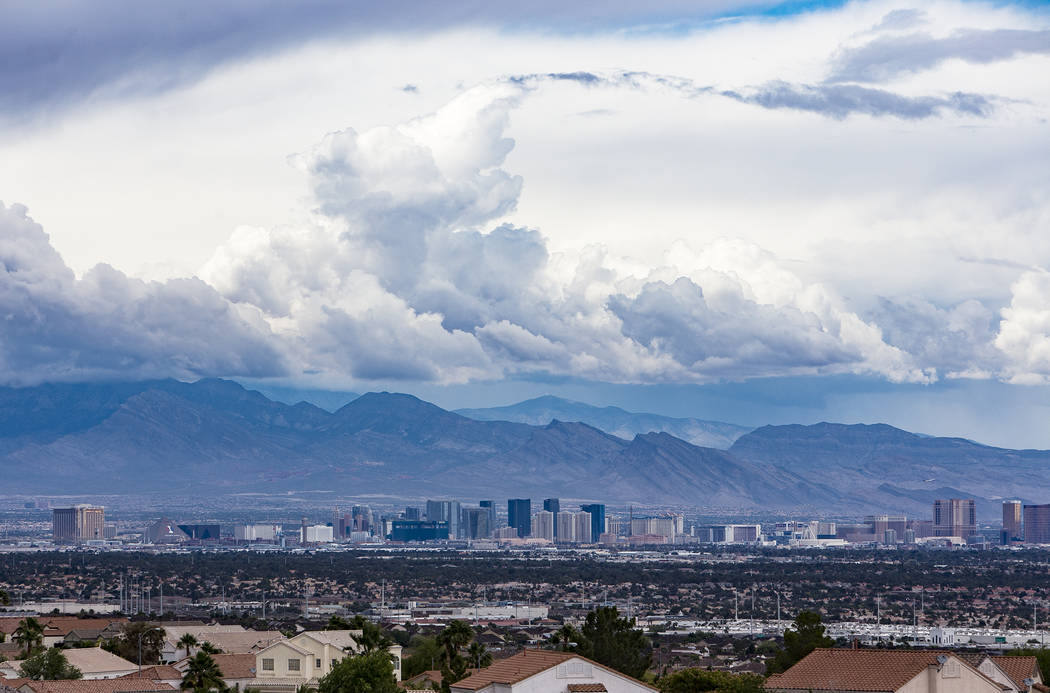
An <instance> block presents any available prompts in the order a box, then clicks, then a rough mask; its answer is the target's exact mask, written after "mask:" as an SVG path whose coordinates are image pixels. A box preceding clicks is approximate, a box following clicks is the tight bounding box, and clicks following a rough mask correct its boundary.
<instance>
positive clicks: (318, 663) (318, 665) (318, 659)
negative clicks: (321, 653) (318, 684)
mask: <svg viewBox="0 0 1050 693" xmlns="http://www.w3.org/2000/svg"><path fill="white" fill-rule="evenodd" d="M314 661H315V662H316V664H314V666H315V667H317V668H318V669H320V668H321V659H320V657H318V658H317V659H316V660H314Z"/></svg>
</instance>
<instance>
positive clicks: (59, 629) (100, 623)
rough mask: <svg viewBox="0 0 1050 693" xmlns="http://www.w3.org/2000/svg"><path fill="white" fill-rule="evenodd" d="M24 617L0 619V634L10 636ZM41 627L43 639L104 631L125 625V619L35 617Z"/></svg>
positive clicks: (126, 620)
mask: <svg viewBox="0 0 1050 693" xmlns="http://www.w3.org/2000/svg"><path fill="white" fill-rule="evenodd" d="M23 618H24V617H22V616H16V617H4V618H0V632H3V633H6V634H7V635H11V634H12V633H14V632H15V630H16V629H17V628H18V624H19V623H20V622H21V621H22V620H23ZM36 620H38V621H40V623H41V625H43V626H44V637H48V638H50V637H55V636H59V635H61V636H63V637H65V636H66V635H68V634H69V631H71V630H73V629H74V628H75V629H83V628H99V629H104V628H106V627H107V626H108V625H109V624H111V623H127V622H128V619H127V618H126V617H120V618H118V617H113V618H76V617H73V616H39V617H37V619H36Z"/></svg>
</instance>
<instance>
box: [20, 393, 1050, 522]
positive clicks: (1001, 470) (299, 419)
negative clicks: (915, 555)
mask: <svg viewBox="0 0 1050 693" xmlns="http://www.w3.org/2000/svg"><path fill="white" fill-rule="evenodd" d="M0 446H2V447H0V479H2V480H3V488H4V491H6V492H9V493H37V494H48V493H53V494H56V495H57V494H67V493H132V492H166V493H169V494H187V495H188V494H194V495H207V494H218V493H228V492H245V491H256V492H269V493H283V492H288V491H304V490H324V491H332V492H336V493H339V494H343V495H366V494H369V495H370V494H381V495H390V496H394V497H401V498H423V497H428V496H429V497H434V496H451V497H459V498H462V499H464V500H467V499H476V498H480V497H494V498H506V497H512V496H518V495H522V496H531V497H534V498H542V497H545V496H550V495H554V496H562V497H568V498H591V499H600V500H606V501H609V502H634V503H661V504H667V505H674V504H682V505H690V506H697V507H705V508H709V509H712V510H714V509H725V510H730V511H741V510H747V509H753V510H766V511H776V510H798V511H804V512H816V511H826V512H831V513H843V514H852V515H856V514H863V513H869V512H879V511H883V512H909V513H912V514H913V515H920V516H929V514H930V510H929V504H930V502H931V500H932V498H933V497H940V496H939V495H938V494H944V493H951V494H952V495H955V496H974V497H977V498H979V499H981V503H982V506H981V508H982V513H985V512H986V511H988V512H990V510H988V509H990V508H994V506H995V503H994V501H995V498H996V497H998V496H1017V497H1020V498H1022V499H1025V500H1042V501H1044V502H1045V501H1046V500H1047V499H1050V453H1047V452H1044V451H1031V450H1022V451H1018V450H1004V449H1000V448H991V447H987V446H982V445H978V444H976V443H973V442H970V441H967V440H962V439H958V438H929V437H922V436H918V435H915V434H911V433H908V432H906V431H901V430H899V429H896V428H892V427H890V426H882V425H876V426H845V425H839V424H818V425H816V426H765V427H762V428H760V429H757V430H756V431H753V432H752V433H748V434H746V435H744V436H742V437H741V438H740V439H739V440H737V442H736V443H734V445H733V446H732V448H731V449H730V450H719V449H714V448H710V447H701V446H696V445H693V444H691V443H689V442H687V441H685V440H682V439H680V438H677V437H675V436H673V435H671V434H669V433H666V432H659V433H641V434H638V435H634V436H630V437H629V438H623V437H619V436H615V435H612V434H610V433H607V432H605V431H602V430H599V429H598V428H596V427H594V426H591V425H588V424H585V423H579V422H565V421H561V420H554V421H551V422H549V423H547V424H545V425H540V426H538V425H531V424H526V423H518V422H508V421H480V420H476V419H473V418H469V417H465V416H462V415H460V414H457V413H454V412H450V411H446V410H444V409H441V408H440V407H437V406H435V405H433V404H430V403H428V402H424V401H422V400H420V399H418V398H416V397H412V396H410V395H402V394H391V393H368V394H365V395H362V396H361V397H358V398H356V399H354V400H353V401H351V402H350V403H348V404H346V405H345V406H343V407H341V408H340V409H338V410H337V411H335V412H329V411H326V410H324V409H321V408H319V407H316V406H313V405H311V404H306V403H302V402H301V403H298V404H295V405H288V404H284V403H281V402H275V401H273V400H271V399H269V398H267V397H265V396H263V395H262V394H260V393H259V392H254V391H251V390H246V389H245V388H243V387H241V386H240V385H238V384H236V383H233V382H229V381H224V380H214V379H213V380H201V381H198V382H196V383H183V382H178V381H174V380H160V381H149V382H143V383H109V384H95V385H45V386H40V387H36V388H21V389H19V388H5V389H0ZM985 516H987V515H986V514H985Z"/></svg>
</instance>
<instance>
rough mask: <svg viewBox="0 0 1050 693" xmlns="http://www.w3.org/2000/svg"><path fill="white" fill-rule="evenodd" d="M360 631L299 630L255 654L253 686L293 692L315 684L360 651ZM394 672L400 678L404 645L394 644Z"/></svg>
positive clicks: (392, 651)
mask: <svg viewBox="0 0 1050 693" xmlns="http://www.w3.org/2000/svg"><path fill="white" fill-rule="evenodd" d="M359 637H361V631H359V630H317V631H306V632H305V633H299V634H298V635H296V636H295V637H293V638H289V639H287V640H281V641H278V642H275V643H273V644H271V645H269V646H268V647H265V648H263V649H262V650H259V651H258V652H256V653H255V682H254V683H253V685H254V686H256V687H259V688H263V689H264V690H268V691H294V690H295V688H296V687H298V686H300V685H302V684H304V683H305V684H311V685H316V684H317V682H318V681H319V680H320V679H321V677H323V676H325V675H326V674H328V672H330V671H331V670H332V667H334V666H335V665H336V663H337V662H338V661H339V660H341V659H343V658H344V657H347V656H351V655H354V654H358V653H359V652H360V651H361V646H360V645H358V644H357V639H356V638H359ZM388 651H389V652H390V654H391V655H393V660H394V675H395V677H396V678H397V680H398V681H400V680H401V646H400V645H392V646H391V647H389V648H388Z"/></svg>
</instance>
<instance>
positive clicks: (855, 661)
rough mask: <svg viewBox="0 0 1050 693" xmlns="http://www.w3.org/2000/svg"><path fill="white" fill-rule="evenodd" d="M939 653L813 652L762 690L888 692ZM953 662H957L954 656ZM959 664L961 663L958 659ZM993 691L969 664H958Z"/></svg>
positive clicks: (908, 679) (770, 681)
mask: <svg viewBox="0 0 1050 693" xmlns="http://www.w3.org/2000/svg"><path fill="white" fill-rule="evenodd" d="M939 655H952V653H950V652H944V651H939V650H834V649H823V648H821V649H816V650H813V652H811V653H809V654H808V655H806V656H805V657H804V658H803V659H802V661H800V662H798V663H797V664H795V666H793V667H791V668H790V669H788V670H787V671H785V672H784V673H782V674H774V675H772V676H770V677H769V678H768V679H766V683H765V687H766V689H772V690H810V691H828V690H832V691H871V692H872V693H892V692H893V691H896V690H898V689H899V688H901V686H903V685H904V684H906V683H908V682H909V681H911V680H912V679H913V678H915V677H916V676H918V675H919V674H920V673H922V672H923V671H925V670H926V668H927V667H929V666H936V665H937V664H938V662H937V657H938V656H939ZM956 659H959V658H958V657H956ZM959 661H960V662H962V660H961V659H960V660H959ZM962 664H963V666H966V667H968V668H970V669H971V670H973V671H974V672H975V673H977V674H978V675H979V676H981V677H982V678H984V679H985V680H987V681H989V682H990V683H992V684H993V685H995V686H996V687H997V688H999V687H1000V686H999V684H997V683H995V682H993V681H991V680H990V679H988V678H987V677H985V676H984V675H983V674H980V672H977V670H976V669H974V668H973V667H971V666H970V665H969V664H966V663H965V662H962Z"/></svg>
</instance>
